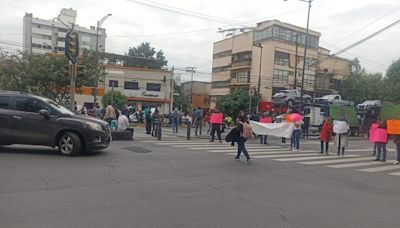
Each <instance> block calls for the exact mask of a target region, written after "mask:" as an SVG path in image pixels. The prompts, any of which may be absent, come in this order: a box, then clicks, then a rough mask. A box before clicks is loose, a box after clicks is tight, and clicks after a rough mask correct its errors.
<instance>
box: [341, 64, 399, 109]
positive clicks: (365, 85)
mask: <svg viewBox="0 0 400 228" xmlns="http://www.w3.org/2000/svg"><path fill="white" fill-rule="evenodd" d="M351 68H352V72H351V75H350V77H348V78H347V79H346V80H344V81H343V82H342V84H341V90H340V92H341V94H342V96H343V98H345V99H347V100H351V101H354V102H356V103H361V102H363V101H365V100H383V101H390V102H396V103H399V102H400V93H399V92H398V91H399V90H400V59H399V60H397V61H395V62H393V63H392V64H391V65H390V66H389V68H388V70H387V73H386V76H385V77H383V76H382V75H381V74H379V73H374V74H372V73H367V72H366V70H365V69H363V68H362V67H361V65H360V63H359V61H358V59H354V60H353V61H352V67H351Z"/></svg>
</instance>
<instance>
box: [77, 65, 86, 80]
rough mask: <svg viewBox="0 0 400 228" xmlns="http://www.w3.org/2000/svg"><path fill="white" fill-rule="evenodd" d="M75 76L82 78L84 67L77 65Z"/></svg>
mask: <svg viewBox="0 0 400 228" xmlns="http://www.w3.org/2000/svg"><path fill="white" fill-rule="evenodd" d="M76 76H77V77H78V78H82V77H84V76H85V67H84V66H82V65H78V68H77V72H76Z"/></svg>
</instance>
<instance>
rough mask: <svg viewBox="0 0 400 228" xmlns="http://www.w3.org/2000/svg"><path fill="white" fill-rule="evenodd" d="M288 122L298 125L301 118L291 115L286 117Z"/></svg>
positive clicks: (297, 115)
mask: <svg viewBox="0 0 400 228" xmlns="http://www.w3.org/2000/svg"><path fill="white" fill-rule="evenodd" d="M287 119H288V122H296V123H299V122H301V121H302V120H303V116H302V115H300V114H298V113H292V114H289V115H288V118H287Z"/></svg>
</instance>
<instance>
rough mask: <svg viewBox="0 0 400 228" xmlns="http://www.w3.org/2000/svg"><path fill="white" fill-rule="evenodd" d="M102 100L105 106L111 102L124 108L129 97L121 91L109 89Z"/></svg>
mask: <svg viewBox="0 0 400 228" xmlns="http://www.w3.org/2000/svg"><path fill="white" fill-rule="evenodd" d="M101 102H102V103H103V107H106V106H107V105H109V104H111V105H113V106H114V107H117V108H119V109H122V108H123V107H124V105H126V102H127V97H126V96H124V95H123V94H122V93H121V92H120V91H108V92H107V93H106V94H104V96H103V98H102V99H101Z"/></svg>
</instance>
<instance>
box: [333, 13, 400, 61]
mask: <svg viewBox="0 0 400 228" xmlns="http://www.w3.org/2000/svg"><path fill="white" fill-rule="evenodd" d="M399 23H400V20H397V21H395V22H393V23H392V24H390V25H388V26H386V27H384V28H383V29H381V30H379V31H377V32H375V33H373V34H371V35H369V36H367V37H365V38H364V39H361V40H359V41H357V42H355V43H354V44H352V45H350V46H348V47H346V48H344V49H342V50H340V51H338V52H336V53H335V54H333V55H339V54H341V53H343V52H346V51H347V50H349V49H352V48H354V47H356V46H358V45H360V44H362V43H364V42H365V41H368V40H370V39H372V38H373V37H375V36H377V35H379V34H380V33H382V32H384V31H386V30H388V29H390V28H391V27H393V26H395V25H397V24H399Z"/></svg>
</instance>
